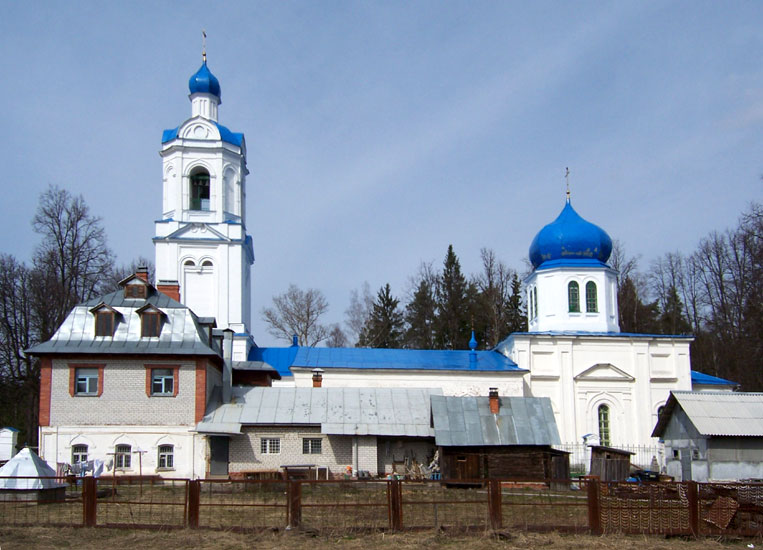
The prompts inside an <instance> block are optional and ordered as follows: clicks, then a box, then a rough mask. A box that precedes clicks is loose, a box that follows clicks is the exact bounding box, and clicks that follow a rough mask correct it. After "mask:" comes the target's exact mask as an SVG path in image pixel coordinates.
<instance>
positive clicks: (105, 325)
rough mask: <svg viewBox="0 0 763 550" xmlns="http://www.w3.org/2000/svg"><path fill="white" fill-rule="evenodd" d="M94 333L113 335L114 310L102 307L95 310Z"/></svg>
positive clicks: (97, 334)
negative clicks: (99, 309)
mask: <svg viewBox="0 0 763 550" xmlns="http://www.w3.org/2000/svg"><path fill="white" fill-rule="evenodd" d="M95 335H96V336H114V312H113V311H109V310H108V309H105V308H104V309H102V310H101V311H97V312H95Z"/></svg>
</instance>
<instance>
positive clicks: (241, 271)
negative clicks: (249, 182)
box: [153, 55, 254, 360]
mask: <svg viewBox="0 0 763 550" xmlns="http://www.w3.org/2000/svg"><path fill="white" fill-rule="evenodd" d="M188 88H189V91H190V94H189V96H188V97H189V99H190V101H191V118H189V119H188V120H186V121H185V122H183V123H182V124H180V126H178V127H177V128H173V129H170V130H165V131H164V133H163V135H162V148H161V151H160V153H159V154H160V156H161V157H162V175H163V185H162V216H161V219H159V220H157V221H156V223H155V227H156V230H155V237H154V239H153V241H154V250H155V254H156V278H157V281H156V282H157V286H158V287H160V288H162V289H163V290H164V291H165V293H172V292H173V289H174V293H175V295H176V297H177V298H178V299H179V301H180V302H182V303H183V304H185V305H186V306H188V307H189V308H191V310H193V312H194V313H196V315H198V316H199V317H214V318H215V319H216V321H217V327H218V328H223V329H224V328H230V329H232V330H233V331H234V332H235V335H236V336H235V337H234V350H233V354H234V357H233V358H234V360H245V359H246V355H247V352H248V347H249V345H250V341H251V339H250V337H249V329H250V325H251V288H250V287H251V266H252V264H253V263H254V251H253V247H252V238H251V237H250V236H249V235H247V232H246V208H245V205H246V175H247V174H248V173H249V171H248V170H247V167H246V142H245V140H244V135H243V134H240V133H237V132H232V131H230V130H229V129H228V128H226V127H225V126H223V125H222V124H220V123H219V122H218V121H217V116H218V108H219V106H220V104H221V103H222V101H221V97H222V96H221V92H220V82H219V81H218V80H217V78H216V77H215V76H214V75H213V74H212V72H211V71H210V70H209V68H208V67H207V61H206V55H204V61H203V63H202V65H201V67H200V68H199V70H198V71H196V73H194V74H193V76H191V78H190V80H189V82H188ZM168 290H169V292H168Z"/></svg>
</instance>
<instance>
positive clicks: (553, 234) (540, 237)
mask: <svg viewBox="0 0 763 550" xmlns="http://www.w3.org/2000/svg"><path fill="white" fill-rule="evenodd" d="M611 253H612V239H611V238H610V237H609V235H607V233H606V231H604V230H603V229H602V228H601V227H599V226H598V225H594V224H592V223H591V222H589V221H586V220H584V219H583V218H581V217H580V215H579V214H578V213H577V212H575V209H574V208H572V204H570V202H569V201H568V202H567V203H566V204H565V205H564V208H563V209H562V212H561V213H560V214H559V216H558V217H557V218H556V219H555V220H554V221H553V222H551V223H550V224H548V225H546V226H545V227H544V228H543V229H541V230H540V231H539V232H538V234H537V235H536V236H535V238H534V239H533V242H532V244H531V245H530V261H531V262H532V264H533V267H534V268H536V269H537V268H538V267H540V266H541V265H542V264H544V263H545V262H549V261H555V260H556V261H558V260H561V261H564V262H566V261H569V260H598V261H599V262H601V263H602V264H606V262H607V260H608V259H609V255H610V254H611Z"/></svg>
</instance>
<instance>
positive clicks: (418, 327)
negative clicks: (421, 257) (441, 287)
mask: <svg viewBox="0 0 763 550" xmlns="http://www.w3.org/2000/svg"><path fill="white" fill-rule="evenodd" d="M436 309H437V302H436V299H435V289H434V286H433V285H432V282H431V281H430V280H429V279H428V278H427V277H422V278H421V280H420V281H419V284H418V286H417V287H416V290H415V291H414V293H413V298H412V299H411V301H410V302H409V303H408V305H407V306H406V307H405V322H406V324H407V326H408V328H407V329H406V331H405V339H404V344H405V347H406V348H409V349H433V348H434V344H435V322H436V320H437V317H436Z"/></svg>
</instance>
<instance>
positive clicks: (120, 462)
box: [114, 445, 132, 470]
mask: <svg viewBox="0 0 763 550" xmlns="http://www.w3.org/2000/svg"><path fill="white" fill-rule="evenodd" d="M131 457H132V447H130V446H129V445H117V446H116V448H115V449H114V467H115V468H122V469H123V470H129V469H130V462H131V461H130V459H131Z"/></svg>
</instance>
